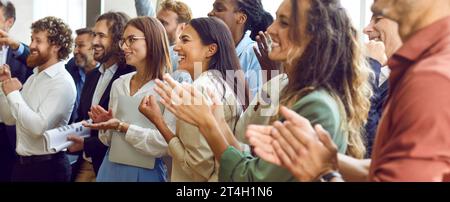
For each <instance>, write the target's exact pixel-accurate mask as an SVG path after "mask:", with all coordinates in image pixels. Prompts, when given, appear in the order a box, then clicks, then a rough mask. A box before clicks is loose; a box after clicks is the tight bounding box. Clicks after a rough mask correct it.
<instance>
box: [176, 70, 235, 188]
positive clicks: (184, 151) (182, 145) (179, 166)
mask: <svg viewBox="0 0 450 202" xmlns="http://www.w3.org/2000/svg"><path fill="white" fill-rule="evenodd" d="M223 84H225V85H223ZM193 85H194V87H195V88H197V89H199V90H201V91H202V92H203V93H204V94H206V92H207V91H206V89H207V88H210V89H211V90H213V91H214V92H216V93H217V95H219V96H220V98H222V97H223V99H222V101H223V104H224V106H223V109H224V110H223V112H224V116H225V120H227V123H228V125H229V126H230V128H231V129H232V130H234V128H235V125H236V122H237V120H238V118H239V115H240V114H241V113H242V106H241V105H239V104H237V103H238V102H237V100H236V96H235V95H234V92H233V89H231V88H230V87H229V86H228V85H226V83H225V81H224V80H223V79H221V78H220V80H218V78H217V77H214V76H213V75H212V74H211V73H210V72H204V73H203V74H202V75H200V77H199V78H198V79H196V80H195V81H194V83H193ZM224 86H225V91H224V88H223V87H224ZM176 131H177V132H176V137H175V138H173V139H172V140H171V141H170V142H169V154H170V156H172V159H173V160H172V175H171V181H172V182H217V181H218V174H219V164H218V161H217V160H216V159H215V158H214V154H213V152H212V151H211V148H210V147H209V145H208V143H207V141H206V139H205V138H204V137H203V135H202V134H201V133H200V132H199V130H198V128H197V127H195V126H193V125H190V124H188V123H186V122H184V121H181V120H177V130H176Z"/></svg>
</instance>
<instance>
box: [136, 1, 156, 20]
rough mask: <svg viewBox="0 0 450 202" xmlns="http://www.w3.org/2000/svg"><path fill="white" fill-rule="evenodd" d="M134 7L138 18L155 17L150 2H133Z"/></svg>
mask: <svg viewBox="0 0 450 202" xmlns="http://www.w3.org/2000/svg"><path fill="white" fill-rule="evenodd" d="M134 5H135V6H136V13H137V15H138V16H150V17H155V9H154V8H153V5H152V3H151V2H150V0H134Z"/></svg>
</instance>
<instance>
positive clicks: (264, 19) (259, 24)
mask: <svg viewBox="0 0 450 202" xmlns="http://www.w3.org/2000/svg"><path fill="white" fill-rule="evenodd" d="M237 5H238V10H239V11H241V12H243V13H245V14H246V15H247V17H248V18H247V22H246V23H245V28H244V30H245V31H247V30H250V31H251V35H250V38H251V39H253V40H255V39H256V36H258V34H259V32H260V31H263V32H265V31H266V30H267V28H268V27H269V26H270V25H271V24H272V22H273V17H272V15H271V14H270V13H269V12H267V11H266V10H264V7H263V4H262V2H261V0H237Z"/></svg>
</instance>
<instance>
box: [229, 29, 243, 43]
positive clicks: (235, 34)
mask: <svg viewBox="0 0 450 202" xmlns="http://www.w3.org/2000/svg"><path fill="white" fill-rule="evenodd" d="M232 34H233V40H234V44H235V46H236V47H237V46H238V45H239V43H240V42H241V40H242V39H243V38H244V35H245V33H244V29H239V30H238V31H235V32H233V33H232Z"/></svg>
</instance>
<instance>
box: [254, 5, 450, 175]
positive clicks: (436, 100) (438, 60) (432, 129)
mask: <svg viewBox="0 0 450 202" xmlns="http://www.w3.org/2000/svg"><path fill="white" fill-rule="evenodd" d="M372 10H373V12H374V13H375V14H380V15H382V16H384V17H386V18H389V19H392V20H394V21H396V22H397V23H398V24H399V34H400V36H401V38H402V41H403V42H404V45H403V46H402V47H401V48H400V49H399V50H398V51H397V52H396V53H395V54H394V55H393V56H392V57H391V58H390V60H389V62H388V66H389V67H390V69H391V71H392V72H391V75H390V77H389V85H390V87H391V88H390V91H389V98H388V100H387V103H386V106H385V108H384V111H383V117H382V120H381V123H380V125H379V128H378V133H377V137H376V140H375V145H374V150H373V155H372V160H371V161H370V160H357V159H353V158H351V157H348V156H345V155H339V157H338V154H337V152H336V147H335V145H334V144H333V143H332V141H331V140H330V138H329V136H328V135H327V134H326V133H327V132H326V131H323V129H322V128H321V127H320V126H318V127H317V126H316V128H315V129H313V128H312V126H311V125H310V124H309V122H307V120H305V119H302V118H301V117H300V116H298V115H297V114H295V113H292V112H291V111H289V110H287V109H286V108H283V109H282V113H283V115H284V116H285V118H286V120H287V122H285V123H283V124H281V123H275V124H274V126H275V128H276V129H277V130H274V131H273V132H272V133H271V136H272V137H273V141H269V142H270V144H271V145H272V147H270V148H269V149H268V147H267V144H266V145H264V144H261V143H255V144H254V146H255V147H256V149H255V151H256V152H257V154H258V155H260V156H261V157H262V158H263V159H266V160H268V161H271V162H273V163H277V164H280V165H282V166H285V167H287V168H288V169H289V170H290V171H291V172H293V173H294V174H295V175H296V176H297V178H298V179H299V180H301V181H310V180H317V179H320V178H322V179H325V180H327V181H339V180H341V179H339V177H340V176H339V174H338V173H337V169H338V168H339V171H340V173H342V174H343V175H344V177H345V179H346V180H354V181H366V180H369V181H427V182H428V181H429V182H439V181H448V180H450V178H449V175H450V90H449V89H450V1H448V0H414V1H411V0H397V1H392V0H376V1H375V3H374V5H373V7H372ZM266 143H267V142H266ZM258 147H259V148H261V149H257V148H258ZM338 164H339V165H338Z"/></svg>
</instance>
